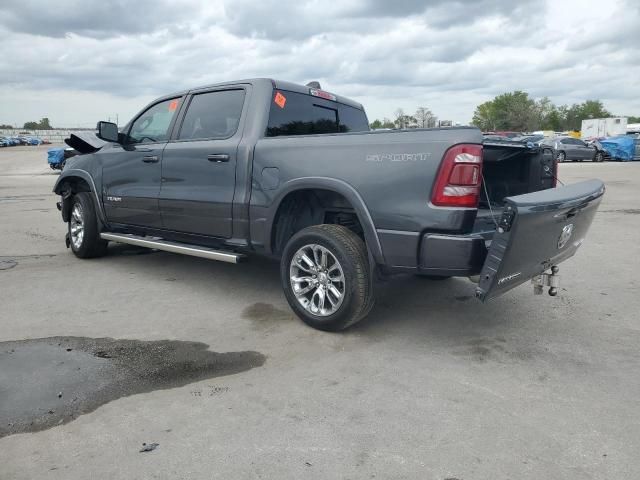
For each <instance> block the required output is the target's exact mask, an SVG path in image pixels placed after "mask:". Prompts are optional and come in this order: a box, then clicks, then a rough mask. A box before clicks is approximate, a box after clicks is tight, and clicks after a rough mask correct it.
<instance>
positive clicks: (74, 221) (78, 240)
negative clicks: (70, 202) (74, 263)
mask: <svg viewBox="0 0 640 480" xmlns="http://www.w3.org/2000/svg"><path fill="white" fill-rule="evenodd" d="M82 213H83V212H82V205H80V204H79V203H76V204H75V205H74V206H73V209H72V210H71V218H70V219H69V224H70V225H69V226H70V228H69V230H70V231H71V243H73V247H74V248H75V249H76V250H78V249H79V248H80V247H81V246H82V239H83V238H84V219H83V217H82Z"/></svg>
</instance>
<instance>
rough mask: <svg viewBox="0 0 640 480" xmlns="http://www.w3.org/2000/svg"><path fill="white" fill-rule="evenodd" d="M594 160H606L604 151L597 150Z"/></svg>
mask: <svg viewBox="0 0 640 480" xmlns="http://www.w3.org/2000/svg"><path fill="white" fill-rule="evenodd" d="M593 161H594V162H604V153H602V152H596V156H595V157H594V158H593Z"/></svg>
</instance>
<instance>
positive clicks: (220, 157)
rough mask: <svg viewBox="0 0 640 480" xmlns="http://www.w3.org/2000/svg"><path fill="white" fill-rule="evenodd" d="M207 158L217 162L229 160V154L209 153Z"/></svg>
mask: <svg viewBox="0 0 640 480" xmlns="http://www.w3.org/2000/svg"><path fill="white" fill-rule="evenodd" d="M207 160H209V161H210V162H216V163H222V162H228V161H229V155H227V154H226V153H213V154H211V155H207Z"/></svg>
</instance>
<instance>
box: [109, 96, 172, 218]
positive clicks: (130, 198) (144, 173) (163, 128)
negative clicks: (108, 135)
mask: <svg viewBox="0 0 640 480" xmlns="http://www.w3.org/2000/svg"><path fill="white" fill-rule="evenodd" d="M179 105H180V98H179V97H177V98H171V99H167V100H163V101H161V102H158V103H156V104H154V105H152V106H150V107H149V108H147V109H146V110H145V111H143V112H142V113H141V114H140V115H139V116H138V117H137V118H136V119H135V120H134V121H133V122H132V123H131V126H130V128H128V129H127V132H125V135H124V136H123V137H124V139H123V144H122V145H117V144H114V145H113V146H112V148H109V149H108V150H106V151H104V152H98V155H104V157H103V170H102V175H103V192H102V200H103V203H104V209H105V214H106V216H107V220H108V221H109V222H110V223H121V224H126V225H135V226H142V227H154V228H159V227H161V226H162V219H161V217H160V210H159V208H158V195H159V193H160V173H161V159H162V152H163V150H164V148H165V146H166V144H167V141H168V140H169V136H170V134H171V129H172V128H173V124H174V122H175V117H176V113H177V111H178V107H179Z"/></svg>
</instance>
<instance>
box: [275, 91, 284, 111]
mask: <svg viewBox="0 0 640 480" xmlns="http://www.w3.org/2000/svg"><path fill="white" fill-rule="evenodd" d="M273 101H274V102H275V104H276V105H278V106H279V107H280V108H284V104H285V103H287V97H285V96H284V95H282V94H281V93H280V92H276V96H275V98H274V99H273Z"/></svg>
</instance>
